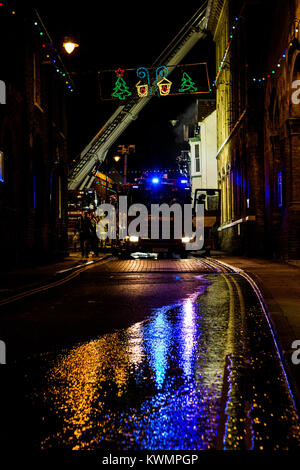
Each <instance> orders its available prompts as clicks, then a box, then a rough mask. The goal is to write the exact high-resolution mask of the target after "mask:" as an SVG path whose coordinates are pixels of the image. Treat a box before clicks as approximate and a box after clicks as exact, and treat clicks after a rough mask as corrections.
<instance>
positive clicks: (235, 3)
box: [207, 0, 300, 259]
mask: <svg viewBox="0 0 300 470" xmlns="http://www.w3.org/2000/svg"><path fill="white" fill-rule="evenodd" d="M299 9H300V2H299V1H298V0H291V1H282V0H274V1H273V0H272V1H270V0H249V1H243V0H209V2H208V9H207V27H208V29H209V30H210V32H211V33H212V36H213V39H214V41H215V44H216V80H215V87H216V97H217V98H216V101H217V148H218V151H217V159H218V181H219V187H220V188H221V189H222V224H221V227H220V231H219V233H220V240H221V246H222V247H223V248H224V249H226V250H228V251H231V252H237V253H244V254H249V255H262V256H274V257H280V258H290V259H299V258H300V230H299V229H300V194H299V191H300V185H299V178H300V164H299V150H300V149H299V143H300V140H299V138H300V136H299V132H300V127H299V123H298V117H300V114H299V113H300V112H299V105H294V104H293V103H292V102H291V96H292V92H291V90H292V83H293V82H294V81H295V80H297V77H298V74H299V65H300V57H299V56H298V53H299V41H298V39H299V34H298V28H297V25H298V22H297V20H296V18H299V16H300V11H299ZM296 91H297V90H295V92H296ZM299 122H300V121H299Z"/></svg>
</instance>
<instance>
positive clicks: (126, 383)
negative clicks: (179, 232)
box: [29, 275, 300, 450]
mask: <svg viewBox="0 0 300 470" xmlns="http://www.w3.org/2000/svg"><path fill="white" fill-rule="evenodd" d="M200 281H201V282H200V283H199V289H198V291H197V292H195V294H193V295H191V296H188V297H187V298H185V299H183V300H182V301H181V302H179V303H177V304H174V305H168V306H164V307H162V308H159V309H156V310H154V311H153V312H152V314H151V316H150V317H149V318H147V319H146V320H145V321H142V322H140V323H136V324H134V325H132V326H131V327H130V328H128V329H126V330H120V331H117V332H115V333H112V334H108V335H105V336H102V337H100V338H98V339H95V340H92V341H89V342H86V343H83V344H79V345H76V346H74V347H73V348H72V349H70V350H65V351H62V352H61V353H60V354H59V355H57V356H56V357H55V358H54V359H52V360H49V358H46V359H45V361H46V362H47V364H46V369H47V373H46V374H45V376H44V378H43V383H42V384H41V383H39V384H37V385H36V386H35V391H34V393H33V392H31V395H32V396H34V397H35V400H36V397H37V396H39V397H40V396H41V391H42V405H37V403H36V401H35V403H34V405H33V406H35V407H37V406H40V410H42V411H41V415H42V416H41V419H42V424H41V427H40V429H39V436H40V445H41V448H42V449H49V448H71V449H74V450H86V449H88V450H93V449H105V450H110V449H111V450H114V449H121V450H127V449H131V450H138V449H147V450H157V449H160V450H164V449H172V450H197V449H211V448H226V449H253V448H254V449H265V448H270V449H281V448H282V449H286V448H294V447H297V448H298V447H299V445H300V428H299V421H298V416H297V414H296V412H295V409H294V408H293V403H292V400H291V397H290V395H289V391H288V387H287V386H286V383H285V380H284V377H283V374H282V370H281V366H280V364H279V361H278V358H277V356H276V351H275V349H274V345H273V343H272V341H273V340H272V337H271V334H270V331H269V329H268V326H267V325H266V321H265V319H264V318H263V315H262V312H261V310H260V307H259V304H258V302H257V299H256V298H255V296H254V294H253V292H250V291H249V289H248V291H247V286H245V285H243V282H244V281H241V280H240V279H233V278H232V279H231V280H230V278H229V277H228V278H227V279H225V277H224V276H219V275H209V276H205V277H203V278H201V280H200ZM229 282H231V287H230V289H229V288H228V283H229ZM242 291H243V292H244V297H243V299H242V297H241V295H242V294H241V292H242ZM242 305H243V309H242ZM120 308H121V306H120ZM242 310H243V311H242ZM241 311H242V315H241ZM246 317H247V318H246ZM250 331H251V334H250V333H249V332H250ZM228 345H232V349H230V350H229V349H228ZM230 347H231V346H230ZM241 351H244V353H243V354H244V355H243V354H241ZM245 351H246V353H245ZM245 354H246V355H245ZM44 366H45V365H44ZM29 377H30V374H29Z"/></svg>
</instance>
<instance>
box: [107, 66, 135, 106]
mask: <svg viewBox="0 0 300 470" xmlns="http://www.w3.org/2000/svg"><path fill="white" fill-rule="evenodd" d="M124 72H125V70H124V69H120V68H119V69H118V70H115V73H116V74H117V80H116V83H115V87H114V90H113V92H112V94H111V96H113V97H114V98H118V99H119V100H125V98H127V97H128V96H131V95H132V93H131V91H130V90H129V87H128V86H127V85H126V82H125V80H124V78H123V74H124Z"/></svg>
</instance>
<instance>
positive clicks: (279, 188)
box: [277, 171, 283, 207]
mask: <svg viewBox="0 0 300 470" xmlns="http://www.w3.org/2000/svg"><path fill="white" fill-rule="evenodd" d="M277 194H278V207H282V206H283V191H282V171H280V172H279V173H278V174H277Z"/></svg>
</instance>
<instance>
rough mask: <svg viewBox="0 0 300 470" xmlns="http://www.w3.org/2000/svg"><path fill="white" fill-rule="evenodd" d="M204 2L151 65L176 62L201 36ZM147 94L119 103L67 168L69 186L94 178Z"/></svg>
mask: <svg viewBox="0 0 300 470" xmlns="http://www.w3.org/2000/svg"><path fill="white" fill-rule="evenodd" d="M206 3H207V2H205V4H204V5H202V7H201V8H199V9H198V10H197V12H196V13H195V14H194V15H193V17H192V18H191V19H190V20H189V21H188V22H187V23H186V25H185V26H184V27H183V28H182V29H181V30H180V31H179V33H178V34H177V35H176V37H175V38H174V39H173V40H172V41H171V43H170V44H169V45H168V47H167V48H166V49H165V50H164V51H163V52H162V53H161V55H160V56H159V57H158V58H157V59H156V61H155V62H154V64H153V67H155V66H158V65H166V66H170V65H178V64H180V62H181V60H182V59H183V58H184V57H185V55H186V54H187V53H188V52H189V51H190V50H191V49H192V48H193V46H194V45H195V44H196V43H197V42H198V40H199V39H200V38H202V37H203V36H204V34H205V33H204V19H205V11H206ZM150 99H151V95H150V96H148V97H145V98H139V97H138V96H133V97H131V98H129V99H128V101H127V103H126V104H125V105H122V106H119V107H118V108H117V110H116V111H115V112H114V113H113V115H112V116H111V117H110V119H108V121H107V122H106V123H105V125H104V126H103V127H102V128H101V129H100V131H99V132H98V133H97V134H96V136H95V137H94V138H93V139H92V140H91V142H90V143H89V144H88V145H87V146H86V147H85V149H84V150H83V151H82V152H81V154H80V157H79V159H78V161H77V163H76V164H75V166H74V167H73V168H72V169H71V170H70V174H69V189H70V190H74V189H83V188H85V187H88V186H90V185H91V183H92V181H93V180H94V176H93V174H92V170H93V169H94V168H95V166H97V165H99V164H101V163H102V162H103V161H104V160H105V158H106V155H107V152H108V150H109V149H110V147H111V146H112V145H113V144H114V143H115V142H116V140H117V139H118V138H119V137H120V135H121V134H122V133H123V132H124V131H125V129H126V128H127V127H128V125H129V124H130V123H131V122H132V121H133V120H135V119H137V117H138V115H139V112H140V111H141V110H142V109H143V108H144V106H146V104H147V103H148V102H149V101H150Z"/></svg>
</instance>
